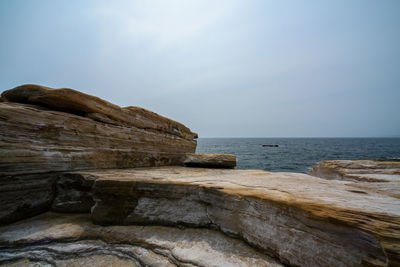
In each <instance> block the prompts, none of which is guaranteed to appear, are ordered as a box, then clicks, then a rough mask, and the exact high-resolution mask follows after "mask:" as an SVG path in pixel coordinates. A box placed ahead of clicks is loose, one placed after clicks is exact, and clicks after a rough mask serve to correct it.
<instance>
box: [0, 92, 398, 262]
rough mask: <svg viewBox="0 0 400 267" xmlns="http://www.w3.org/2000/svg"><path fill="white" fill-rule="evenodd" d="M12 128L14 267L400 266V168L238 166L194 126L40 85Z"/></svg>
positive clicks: (8, 110) (5, 104)
mask: <svg viewBox="0 0 400 267" xmlns="http://www.w3.org/2000/svg"><path fill="white" fill-rule="evenodd" d="M0 130H1V132H0V136H1V139H0V167H1V168H0V185H1V186H0V204H1V207H2V209H1V210H0V224H9V225H5V226H1V227H0V264H1V265H6V266H7V265H8V266H21V265H22V266H29V265H30V264H43V265H46V264H49V265H57V266H73V265H75V266H76V265H80V266H88V265H92V266H94V265H95V266H175V265H178V266H221V265H223V266H226V265H228V266H282V265H291V266H400V197H399V194H398V192H399V190H400V189H399V183H398V181H399V179H398V174H399V170H400V167H399V166H398V165H395V164H397V163H391V164H388V163H380V162H366V161H362V162H361V161H347V162H338V161H331V162H325V163H324V162H323V163H321V164H320V165H319V166H318V167H315V168H314V169H313V170H312V171H311V173H312V174H313V175H317V176H321V178H320V177H315V176H311V175H306V174H299V173H272V172H265V171H258V170H232V169H224V168H226V167H229V168H232V167H234V165H235V164H236V159H235V157H234V156H233V155H207V154H206V155H204V154H203V155H198V154H193V153H194V152H195V148H196V140H195V138H196V137H197V135H196V134H194V133H192V132H191V131H190V130H189V129H188V128H186V127H185V126H183V125H182V124H180V123H177V122H175V121H172V120H169V119H167V118H164V117H162V116H159V115H157V114H155V113H152V112H150V111H147V110H144V109H141V108H134V107H128V108H120V107H118V106H116V105H113V104H111V103H108V102H106V101H104V100H101V99H99V98H96V97H93V96H89V95H86V94H83V93H80V92H77V91H74V90H71V89H49V88H45V87H41V86H34V85H26V86H21V87H17V88H15V89H12V90H10V91H6V92H4V93H3V94H2V98H1V102H0ZM170 165H174V166H170ZM183 165H188V166H201V167H203V168H187V167H184V166H183ZM389 165H390V166H389ZM205 167H218V168H215V169H210V168H205ZM221 167H224V168H221ZM50 209H51V210H53V211H57V213H56V212H49V210H50ZM39 213H43V214H40V215H37V214H39ZM66 213H69V214H66ZM71 213H80V214H71ZM34 215H37V216H36V217H33V218H29V219H25V220H22V221H17V220H20V219H22V218H27V217H32V216H34ZM15 221H17V222H15ZM12 222H14V223H12ZM10 223H12V224H10Z"/></svg>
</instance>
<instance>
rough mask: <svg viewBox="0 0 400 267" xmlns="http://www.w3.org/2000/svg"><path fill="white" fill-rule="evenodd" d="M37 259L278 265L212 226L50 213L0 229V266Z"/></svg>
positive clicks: (87, 262)
mask: <svg viewBox="0 0 400 267" xmlns="http://www.w3.org/2000/svg"><path fill="white" fill-rule="evenodd" d="M40 263H42V264H52V265H53V266H54V265H56V266H104V267H106V266H107V267H108V266H160V267H161V266H162V267H164V266H187V267H189V266H192V267H193V266H271V267H278V266H283V265H282V264H280V263H279V262H277V261H276V260H274V259H272V258H270V257H268V256H266V255H264V254H263V253H261V252H259V251H257V250H255V249H253V248H251V247H249V246H248V245H247V244H245V243H244V242H242V241H240V240H237V239H234V238H231V237H227V236H226V235H223V234H221V233H219V232H218V231H215V230H207V229H178V228H174V227H162V226H144V227H143V226H109V227H103V226H98V225H94V224H92V223H91V222H90V215H89V214H87V215H85V214H83V215H82V214H81V215H76V214H56V213H51V212H49V213H45V214H42V215H39V216H37V217H34V218H31V219H27V220H24V221H21V222H17V223H15V224H13V225H8V226H3V227H0V265H2V266H29V264H31V265H33V264H40ZM35 266H36V265H35ZM44 266H46V265H44Z"/></svg>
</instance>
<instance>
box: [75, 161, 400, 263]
mask: <svg viewBox="0 0 400 267" xmlns="http://www.w3.org/2000/svg"><path fill="white" fill-rule="evenodd" d="M74 174H75V175H81V176H82V179H85V177H87V176H92V177H96V181H95V184H94V187H93V190H94V200H95V201H96V205H95V206H94V208H93V209H92V220H93V221H94V223H96V224H101V225H115V224H117V225H130V224H142V225H148V224H157V225H184V226H192V227H208V228H212V229H219V230H220V231H222V232H224V233H226V234H229V235H232V236H235V237H237V238H240V239H242V240H245V241H246V242H248V243H249V244H251V245H252V246H255V247H258V248H259V249H260V250H262V251H264V252H265V253H267V254H269V255H272V256H274V257H277V258H279V259H280V261H281V262H283V263H284V264H289V265H297V266H357V265H372V266H387V265H391V266H396V265H397V264H399V258H400V249H399V244H400V243H399V240H400V200H399V199H398V198H394V197H391V196H388V195H384V194H380V193H377V192H371V191H363V190H360V189H358V190H355V188H354V187H353V186H350V185H348V184H347V183H346V182H343V181H337V180H326V179H320V178H317V177H313V176H309V175H305V174H298V173H270V172H265V171H256V170H227V169H204V168H185V167H160V168H139V169H131V170H105V171H97V172H79V173H74Z"/></svg>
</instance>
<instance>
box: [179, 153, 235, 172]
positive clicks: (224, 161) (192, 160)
mask: <svg viewBox="0 0 400 267" xmlns="http://www.w3.org/2000/svg"><path fill="white" fill-rule="evenodd" d="M184 164H185V166H187V167H203V168H227V169H232V168H235V167H236V156H235V155H232V154H188V155H186V158H185V161H184Z"/></svg>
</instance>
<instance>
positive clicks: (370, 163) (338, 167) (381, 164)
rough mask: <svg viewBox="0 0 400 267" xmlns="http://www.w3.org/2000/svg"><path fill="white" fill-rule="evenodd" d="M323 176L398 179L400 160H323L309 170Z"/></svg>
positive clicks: (353, 178)
mask: <svg viewBox="0 0 400 267" xmlns="http://www.w3.org/2000/svg"><path fill="white" fill-rule="evenodd" d="M310 174H311V175H314V176H317V177H321V178H325V179H337V180H348V181H361V182H391V181H400V160H397V161H394V160H393V161H390V160H388V161H379V160H325V161H321V162H319V163H318V165H317V166H314V167H313V168H312V169H311V170H310Z"/></svg>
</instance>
